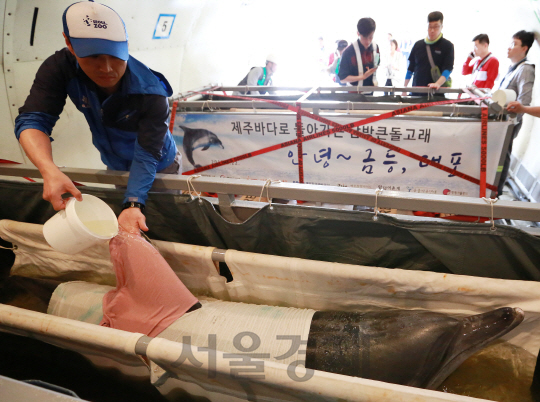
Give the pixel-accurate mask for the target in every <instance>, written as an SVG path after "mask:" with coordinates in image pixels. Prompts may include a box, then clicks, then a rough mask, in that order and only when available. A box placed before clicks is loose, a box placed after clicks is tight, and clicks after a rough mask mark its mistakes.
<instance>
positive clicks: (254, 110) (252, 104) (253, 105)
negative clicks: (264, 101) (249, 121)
mask: <svg viewBox="0 0 540 402" xmlns="http://www.w3.org/2000/svg"><path fill="white" fill-rule="evenodd" d="M251 107H252V108H253V112H254V113H257V109H255V99H252V100H251Z"/></svg>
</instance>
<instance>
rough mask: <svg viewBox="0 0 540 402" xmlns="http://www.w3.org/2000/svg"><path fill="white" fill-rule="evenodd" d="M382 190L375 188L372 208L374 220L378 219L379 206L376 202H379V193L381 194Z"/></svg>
mask: <svg viewBox="0 0 540 402" xmlns="http://www.w3.org/2000/svg"><path fill="white" fill-rule="evenodd" d="M382 192H383V190H382V189H380V188H378V189H377V190H375V209H374V210H373V211H374V212H375V216H374V217H373V220H374V221H376V220H378V219H379V217H378V216H377V215H378V214H379V207H378V206H377V204H378V202H379V194H381V193H382Z"/></svg>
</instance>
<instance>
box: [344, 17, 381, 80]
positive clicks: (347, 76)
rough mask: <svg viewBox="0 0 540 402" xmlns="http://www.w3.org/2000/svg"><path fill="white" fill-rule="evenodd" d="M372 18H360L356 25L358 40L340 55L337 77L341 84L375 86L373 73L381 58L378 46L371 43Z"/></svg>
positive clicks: (372, 33) (374, 25) (373, 32)
mask: <svg viewBox="0 0 540 402" xmlns="http://www.w3.org/2000/svg"><path fill="white" fill-rule="evenodd" d="M376 27H377V26H376V24H375V20H373V18H369V17H368V18H360V20H358V23H357V24H356V29H357V34H358V40H357V41H355V42H352V43H351V45H350V46H349V47H348V48H347V49H345V51H344V52H343V54H342V55H341V63H340V65H339V72H338V77H339V79H340V81H341V82H348V83H350V85H355V86H356V85H359V86H364V87H371V86H377V85H378V83H377V80H376V78H375V72H376V71H377V67H379V64H380V61H381V57H380V51H379V46H377V45H376V44H375V43H374V42H373V35H374V34H375V29H376Z"/></svg>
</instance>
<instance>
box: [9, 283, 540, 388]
mask: <svg viewBox="0 0 540 402" xmlns="http://www.w3.org/2000/svg"><path fill="white" fill-rule="evenodd" d="M0 285H1V286H0V290H2V292H0V296H1V295H3V296H4V297H0V302H2V303H6V304H12V305H19V304H20V303H21V300H22V302H24V303H25V304H26V305H25V306H24V307H25V308H30V309H35V310H36V311H43V310H45V311H46V308H47V305H48V304H49V299H50V296H51V294H52V292H53V290H54V289H55V287H56V285H58V282H57V281H50V280H40V279H33V278H23V277H9V278H7V279H4V280H3V281H0ZM24 294H31V295H32V297H33V298H34V299H36V300H33V299H32V300H30V301H29V300H28V299H27V298H25V297H23V298H20V299H19V298H18V296H23V295H24ZM28 303H30V305H28ZM203 308H204V307H203ZM523 318H524V313H523V311H522V310H521V309H519V308H510V307H504V308H499V309H497V310H493V311H489V312H487V313H483V314H478V315H473V316H470V317H464V318H453V317H451V316H448V315H446V314H441V313H435V312H429V311H415V310H396V309H390V310H381V311H367V312H341V311H317V312H315V314H314V315H313V319H312V321H311V325H310V329H309V335H308V341H307V351H306V368H309V369H314V370H321V371H327V372H331V373H336V374H342V375H349V376H355V377H362V378H368V379H372V380H378V381H384V382H390V383H394V384H401V385H408V386H414V387H419V388H428V389H436V388H437V387H438V386H439V385H440V384H441V383H442V382H443V381H444V380H445V379H446V378H447V377H448V376H449V375H450V374H451V373H452V372H453V371H454V370H456V369H457V368H458V367H459V365H460V364H461V363H463V362H464V361H465V360H466V359H467V358H469V357H470V356H471V355H473V354H474V353H476V352H477V351H479V350H480V349H482V348H483V347H485V346H487V344H488V343H490V342H492V341H494V340H496V339H498V338H500V337H501V336H503V335H505V334H506V333H508V332H510V331H511V330H512V329H514V328H515V327H516V326H517V325H519V324H520V323H521V322H522V321H523ZM231 325H233V324H231ZM533 385H534V384H533ZM533 394H534V390H533Z"/></svg>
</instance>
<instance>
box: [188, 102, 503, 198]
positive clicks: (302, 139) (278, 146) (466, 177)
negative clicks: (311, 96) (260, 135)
mask: <svg viewBox="0 0 540 402" xmlns="http://www.w3.org/2000/svg"><path fill="white" fill-rule="evenodd" d="M203 94H208V93H205V92H203ZM227 97H228V98H234V99H243V100H251V101H253V100H254V99H253V98H248V97H244V96H231V95H229V96H227ZM487 98H489V96H485V97H482V98H467V99H455V100H445V101H438V102H431V103H417V104H414V105H409V106H406V107H404V108H401V109H397V110H394V111H391V112H387V113H383V114H380V115H378V116H372V117H368V118H367V119H363V120H359V121H357V122H354V123H349V124H345V125H340V124H339V123H336V122H333V121H331V120H328V119H325V118H324V117H321V116H319V115H314V114H313V113H310V112H307V111H305V110H302V109H301V108H299V107H298V106H291V105H288V104H286V103H283V102H279V101H275V100H270V99H262V98H260V99H257V100H258V101H263V102H267V103H271V104H274V105H276V106H279V107H282V108H284V109H288V110H291V111H293V112H295V113H297V114H300V115H302V116H306V117H309V118H311V119H314V120H317V121H319V122H321V123H324V124H327V125H329V126H332V127H334V128H332V129H329V130H325V131H322V132H320V133H315V134H311V135H308V136H302V137H299V138H298V137H297V138H296V139H295V140H291V141H286V142H283V143H281V144H276V145H272V146H270V147H266V148H262V149H259V150H257V151H253V152H249V153H247V154H243V155H240V156H237V157H234V158H230V159H225V160H222V161H220V162H216V163H212V164H210V165H206V166H201V167H198V168H195V169H192V170H189V171H187V172H184V173H182V174H184V175H192V174H195V173H199V172H204V171H206V170H210V169H214V168H216V167H220V166H224V165H228V164H230V163H233V162H238V161H241V160H244V159H248V158H252V157H254V156H257V155H262V154H265V153H268V152H272V151H275V150H277V149H282V148H286V147H290V146H292V145H296V144H298V143H299V142H305V141H310V140H313V139H316V138H320V137H324V136H326V135H330V134H334V133H337V132H340V131H345V132H348V133H350V134H352V135H355V136H357V137H360V138H363V139H365V140H367V141H370V142H373V143H375V144H377V145H380V146H383V147H385V148H388V149H391V150H393V151H395V152H398V153H400V154H402V155H405V156H408V157H409V158H412V159H416V160H417V161H419V162H422V163H424V164H427V165H430V166H433V167H435V168H437V169H440V170H443V171H445V172H447V173H450V174H452V175H454V176H457V177H460V178H462V179H464V180H467V181H470V182H471V183H474V184H477V185H480V180H479V179H477V178H475V177H472V176H469V175H467V174H465V173H462V172H459V171H457V170H455V169H453V168H449V167H447V166H444V165H441V164H440V163H437V162H435V161H432V160H430V159H427V158H424V157H423V156H420V155H417V154H415V153H413V152H409V151H407V150H405V149H402V148H399V147H397V146H395V145H393V144H390V143H387V142H385V141H382V140H379V139H377V138H374V137H372V136H370V135H367V134H363V133H360V132H358V131H356V130H353V128H354V127H359V126H363V125H366V124H369V123H374V122H376V121H380V120H385V119H388V118H390V117H394V116H398V115H401V114H405V113H408V112H411V111H414V110H419V109H424V108H427V107H430V106H438V105H449V104H453V103H460V102H470V101H471V100H483V99H487ZM486 187H487V188H489V189H490V190H494V191H496V190H497V188H496V187H495V186H494V185H492V184H486Z"/></svg>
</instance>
